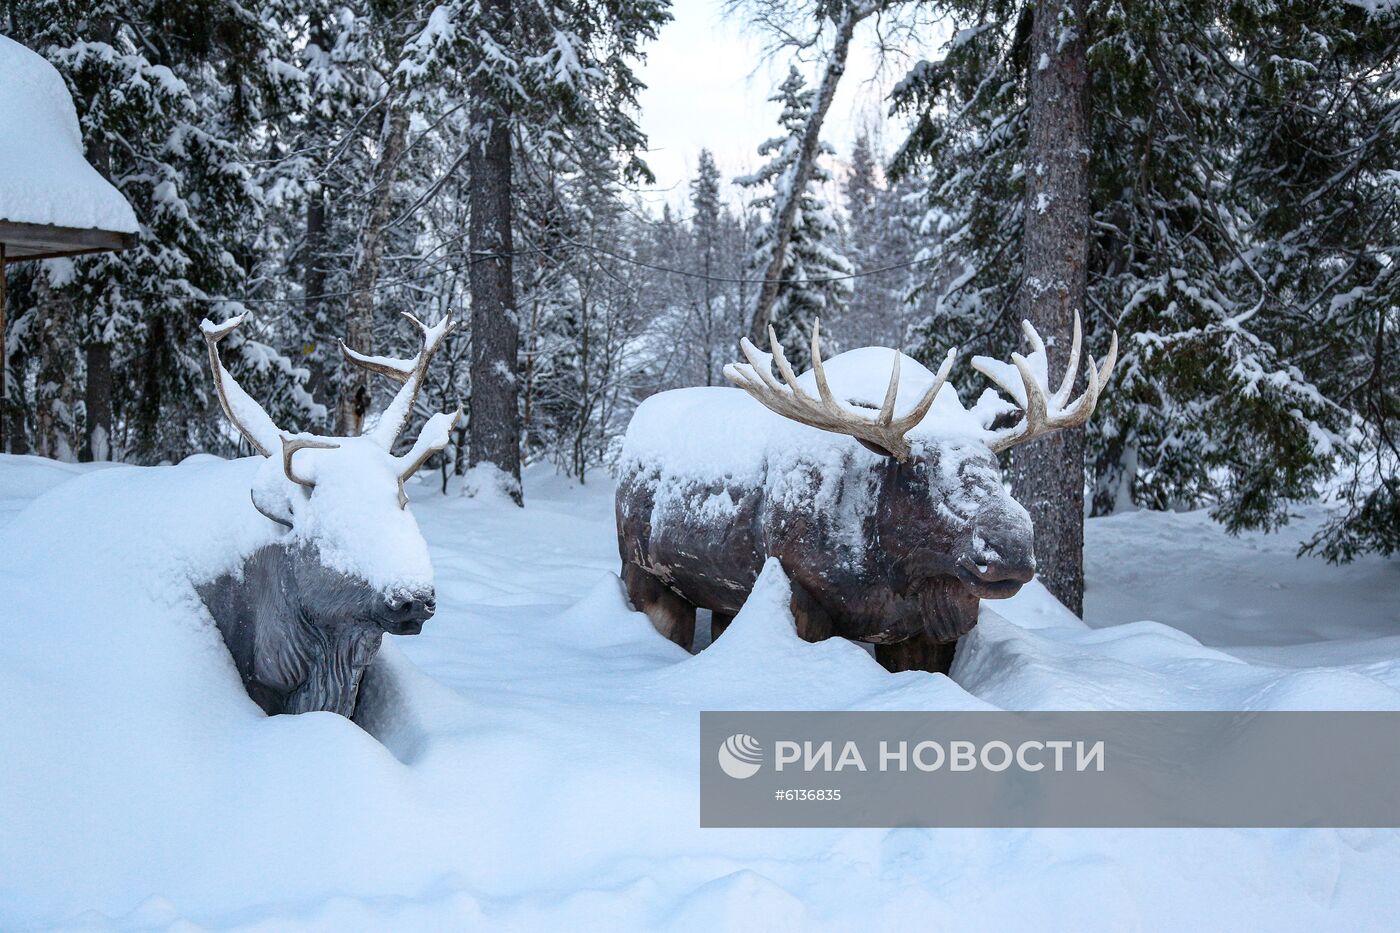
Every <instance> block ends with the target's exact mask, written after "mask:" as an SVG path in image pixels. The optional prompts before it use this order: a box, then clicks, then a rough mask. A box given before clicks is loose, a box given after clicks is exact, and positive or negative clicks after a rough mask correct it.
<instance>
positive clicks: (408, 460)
mask: <svg viewBox="0 0 1400 933" xmlns="http://www.w3.org/2000/svg"><path fill="white" fill-rule="evenodd" d="M461 418H462V406H461V405H460V404H459V405H458V406H457V410H456V411H454V412H452V413H451V414H447V413H446V412H443V413H441V414H436V415H433V416H432V417H431V418H429V419H428V423H427V424H425V425H423V430H422V432H421V433H420V434H419V435H418V440H417V441H416V442H415V443H414V445H413V449H412V450H410V451H409V452H408V453H406V454H404V455H403V456H402V457H400V458H398V460H399V463H400V464H401V465H403V469H401V470H400V471H399V508H401V509H402V508H404V507H405V506H407V505H408V493H407V492H406V491H405V490H404V488H403V484H404V483H405V482H406V481H407V480H408V479H409V477H411V476H412V475H413V474H414V473H417V472H418V469H419V468H420V467H421V466H423V464H425V463H427V462H428V458H429V457H431V456H432V455H433V454H435V453H437V452H438V451H439V450H442V449H443V448H444V447H446V446H447V445H448V444H449V443H450V442H451V440H452V434H451V432H452V429H453V428H455V427H456V426H457V422H458V421H460V420H461Z"/></svg>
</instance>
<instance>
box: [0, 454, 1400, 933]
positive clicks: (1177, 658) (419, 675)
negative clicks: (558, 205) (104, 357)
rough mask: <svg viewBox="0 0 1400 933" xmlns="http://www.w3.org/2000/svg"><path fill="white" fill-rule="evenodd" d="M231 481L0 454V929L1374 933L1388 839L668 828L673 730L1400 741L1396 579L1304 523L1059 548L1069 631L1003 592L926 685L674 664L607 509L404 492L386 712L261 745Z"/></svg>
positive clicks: (675, 798) (264, 731)
mask: <svg viewBox="0 0 1400 933" xmlns="http://www.w3.org/2000/svg"><path fill="white" fill-rule="evenodd" d="M250 473H251V464H250V463H249V462H247V461H244V462H233V463H224V462H221V461H217V460H214V459H212V458H196V460H195V462H191V463H186V464H184V465H181V466H178V467H158V468H140V469H138V468H107V469H101V470H83V469H78V468H74V467H66V466H59V465H55V464H52V463H49V462H47V461H42V460H38V459H35V458H16V457H3V458H0V554H3V555H4V558H3V562H2V563H0V594H3V603H0V627H3V631H2V632H0V635H3V637H0V709H2V710H3V711H4V714H3V716H0V761H3V766H0V827H3V830H2V831H0V927H4V928H6V929H9V928H14V927H24V926H27V925H29V926H44V927H50V926H54V925H67V926H75V925H76V926H95V927H108V926H116V927H133V926H134V927H167V926H170V925H176V924H178V923H180V922H182V921H184V922H190V923H194V924H198V925H202V926H212V927H235V928H261V929H280V928H284V927H285V926H286V925H288V924H296V925H301V926H310V927H316V928H325V929H346V928H356V927H367V926H380V927H383V926H392V927H394V928H395V929H414V928H422V929H441V928H444V927H445V926H456V927H469V928H470V927H476V928H482V929H493V930H494V929H503V928H505V929H511V928H516V929H518V928H548V929H619V928H624V929H625V928H645V927H655V926H661V927H666V928H680V929H697V930H715V929H727V928H738V929H748V928H763V929H821V928H833V929H842V928H852V927H877V928H878V927H885V928H890V927H895V926H908V927H909V928H911V929H915V928H917V929H928V928H935V929H938V928H946V929H967V928H969V927H973V928H988V927H990V928H1006V929H1021V928H1024V927H1025V926H1026V924H1027V923H1028V921H1031V920H1032V918H1033V923H1034V925H1035V926H1037V927H1041V928H1051V929H1057V928H1058V929H1083V928H1085V927H1086V926H1089V925H1092V926H1094V927H1099V928H1102V927H1111V928H1143V927H1147V928H1153V929H1160V928H1171V927H1180V928H1190V929H1201V928H1207V929H1225V928H1253V929H1262V928H1269V929H1279V928H1308V929H1314V928H1317V927H1318V926H1320V925H1325V926H1329V927H1338V928H1360V927H1368V926H1369V927H1374V926H1379V925H1382V924H1384V923H1388V922H1392V921H1393V919H1394V917H1395V916H1397V915H1400V890H1397V888H1396V886H1395V884H1394V880H1393V879H1394V877H1395V873H1396V871H1397V870H1400V835H1397V834H1396V833H1394V832H1389V831H1384V832H1383V831H1358V830H1346V831H1333V830H1306V831H1304V830H1289V831H1231V830H1212V831H1166V830H1116V831H1106V830H1074V831H1061V830H1034V831H1030V830H1026V831H1022V830H915V829H902V830H815V829H814V830H784V831H776V830H704V831H702V830H700V829H698V828H697V824H698V780H697V753H698V750H697V748H696V737H697V732H698V729H697V725H698V716H697V711H698V710H700V709H742V708H760V709H777V708H811V709H968V708H987V707H990V706H1001V707H1009V708H1040V709H1046V708H1060V709H1063V708H1103V709H1192V708H1230V709H1313V708H1360V709H1400V659H1397V651H1396V648H1397V646H1400V640H1398V639H1400V564H1397V563H1396V562H1384V561H1379V560H1364V561H1360V562H1358V563H1357V564H1355V565H1353V566H1351V567H1346V568H1333V567H1328V566H1327V565H1325V564H1322V563H1321V562H1318V561H1313V560H1304V561H1296V560H1294V558H1293V557H1292V552H1293V549H1294V548H1295V547H1296V542H1297V540H1298V538H1299V537H1300V536H1301V535H1302V534H1304V533H1306V526H1307V524H1308V523H1309V522H1312V521H1315V520H1316V516H1315V515H1311V514H1309V515H1307V516H1305V518H1304V520H1303V527H1302V528H1300V529H1299V530H1295V531H1289V532H1287V533H1286V534H1285V535H1282V536H1279V537H1264V536H1253V535H1250V536H1244V537H1242V538H1239V539H1230V538H1228V537H1227V536H1225V535H1224V534H1223V533H1221V532H1220V531H1219V529H1217V528H1215V527H1213V526H1211V525H1210V523H1209V521H1208V520H1207V519H1205V518H1204V517H1203V516H1201V515H1196V514H1192V515H1155V514H1154V515H1149V514H1131V515H1122V516H1117V517H1114V518H1110V519H1104V520H1096V521H1093V522H1091V523H1090V525H1089V531H1088V542H1089V545H1088V547H1089V579H1090V587H1091V588H1090V591H1089V594H1088V606H1089V617H1090V623H1091V624H1092V625H1093V626H1096V627H1088V626H1085V625H1083V624H1082V623H1079V622H1078V621H1077V620H1074V619H1073V618H1072V617H1069V616H1068V615H1067V614H1066V613H1064V612H1063V610H1061V609H1060V608H1059V607H1058V605H1057V604H1055V603H1054V602H1053V601H1052V600H1050V599H1049V598H1048V597H1047V596H1046V595H1045V593H1044V591H1043V590H1041V589H1040V588H1039V587H1038V586H1036V585H1032V586H1031V587H1028V588H1027V590H1025V591H1024V592H1023V593H1022V595H1020V596H1018V597H1016V598H1015V599H1012V600H1009V601H1005V602H1002V603H997V604H991V605H990V606H987V607H984V612H983V618H982V622H981V624H980V625H979V626H978V628H977V629H976V630H975V632H974V633H973V635H972V636H970V637H969V638H968V639H967V640H966V641H965V642H964V643H963V645H962V646H961V647H960V648H959V653H958V659H957V662H956V664H955V666H954V670H953V672H952V677H951V678H949V677H943V676H936V675H928V674H920V673H906V674H900V675H891V674H888V673H886V672H885V671H884V670H883V669H881V668H880V667H878V666H877V665H876V664H875V663H874V661H873V660H872V659H871V658H870V656H869V654H868V653H867V652H866V651H865V650H864V649H862V648H861V647H859V646H856V645H853V644H849V643H846V642H843V641H839V640H833V641H830V642H826V643H823V644H818V645H808V644H806V643H803V642H801V641H799V640H797V638H796V637H795V635H794V634H793V632H792V630H791V621H790V619H789V618H788V617H787V614H786V612H785V610H784V608H783V607H782V606H781V604H780V603H779V602H778V601H775V600H771V599H768V600H765V599H763V598H756V599H755V600H753V601H751V603H750V605H749V606H748V607H746V610H745V613H744V615H743V616H742V617H741V618H740V619H739V620H736V622H735V623H734V624H733V626H731V628H730V630H729V631H728V632H727V633H726V634H725V636H724V637H723V638H722V639H720V640H719V641H718V642H717V643H716V644H715V645H714V646H713V647H712V648H709V649H707V650H706V651H704V652H701V653H700V654H698V655H696V656H694V657H691V656H689V655H687V654H686V653H685V652H683V651H682V650H681V649H679V648H677V647H676V646H675V645H673V644H671V643H670V642H668V641H665V640H664V639H662V638H661V637H660V636H658V635H656V634H655V632H654V631H653V630H652V629H651V627H650V625H649V624H648V623H647V621H646V620H645V618H644V617H642V616H640V615H638V614H636V613H632V612H630V611H628V609H627V606H626V603H625V600H624V599H623V596H622V593H621V589H620V586H619V584H618V582H617V580H616V579H615V578H614V577H612V576H611V574H612V573H613V572H614V571H615V570H616V562H617V556H616V550H615V539H614V532H613V520H612V500H611V489H610V488H608V485H607V484H606V483H600V484H598V485H596V486H594V485H590V486H589V487H587V488H584V489H580V488H577V487H574V486H571V485H570V484H568V483H566V482H564V481H563V480H560V479H558V478H555V477H552V476H547V475H543V474H535V475H533V476H531V477H528V478H527V483H526V497H527V501H528V502H529V503H530V504H529V507H528V508H526V509H525V510H523V511H522V510H517V509H515V508H513V507H512V506H510V505H508V504H507V503H505V502H503V501H499V500H494V499H475V500H473V499H464V498H461V497H456V496H453V497H447V498H443V497H441V496H438V495H436V494H435V489H434V488H433V486H432V485H431V484H429V483H427V482H423V483H419V484H417V485H414V486H413V487H411V495H412V498H413V500H414V505H413V508H414V510H415V512H416V514H417V517H418V520H419V523H420V524H421V526H422V528H423V531H424V534H425V536H426V537H427V540H428V543H429V547H430V551H431V556H432V560H433V564H434V569H435V574H436V584H437V593H438V604H439V609H438V614H437V616H436V617H435V618H434V619H433V620H431V621H430V622H429V623H428V625H427V627H426V628H425V630H424V634H422V635H420V636H416V637H412V638H401V639H395V638H392V637H386V639H385V647H384V650H383V653H382V657H383V658H384V660H385V662H386V667H385V675H386V676H381V677H379V678H377V679H376V680H375V682H374V683H373V685H372V687H371V685H367V689H370V688H372V689H376V690H383V691H389V692H392V693H393V694H394V695H395V697H396V700H397V707H398V708H399V709H400V710H401V714H400V715H398V716H396V717H395V718H394V719H393V720H392V721H388V722H379V723H376V724H375V725H374V729H375V731H376V733H377V734H379V736H380V737H381V738H382V739H383V744H381V743H380V742H379V741H376V740H375V739H374V738H372V737H370V736H369V735H366V734H365V733H364V732H362V731H361V730H360V729H359V728H357V727H356V726H354V725H353V724H351V723H349V722H347V721H345V720H343V719H341V718H339V717H337V716H334V715H331V714H320V713H315V714H308V715H304V716H297V717H274V718H270V719H269V718H266V717H264V716H262V715H261V713H260V712H259V711H258V710H257V708H256V707H255V706H254V705H253V703H252V701H250V700H249V699H248V698H247V696H246V695H245V694H244V693H243V690H242V686H241V685H240V684H239V682H238V678H237V676H236V674H235V673H234V670H233V666H232V664H231V662H230V661H229V659H228V657H227V654H226V652H224V649H223V646H222V645H221V643H220V642H219V639H218V635H217V633H216V632H215V631H214V629H213V626H212V624H211V623H210V622H209V621H208V619H207V617H206V616H205V615H204V614H203V612H202V609H201V607H200V606H199V605H198V603H197V601H195V600H194V599H193V596H192V592H191V591H190V589H189V586H188V582H187V581H188V577H189V575H190V574H191V573H193V572H200V571H202V570H203V569H204V568H202V567H198V566H192V565H191V557H190V554H191V551H196V552H199V553H200V554H203V555H204V556H203V557H201V558H199V560H211V559H214V558H215V557H218V556H220V555H222V556H223V557H225V558H226V557H227V556H228V555H229V554H231V553H234V552H237V551H239V550H241V549H243V548H246V547H249V546H251V545H252V543H253V542H254V541H255V540H256V539H257V538H258V536H259V535H261V534H264V533H266V530H265V529H264V528H263V527H262V526H260V525H259V524H258V523H259V522H265V520H263V519H261V518H260V517H259V516H257V514H256V513H254V512H253V511H252V508H251V506H249V505H247V482H248V477H249V475H250ZM46 491H47V492H46ZM41 493H45V494H44V495H42V496H41V497H40V498H38V499H37V500H36V501H33V502H32V504H29V505H28V506H27V508H26V507H25V503H27V502H29V501H30V500H31V499H34V497H36V496H40V494H41ZM211 539H213V540H217V542H218V544H217V546H216V547H210V546H209V544H208V541H209V540H211ZM1142 619H1156V620H1159V621H1135V620H1142ZM1162 623H1169V624H1170V626H1171V627H1168V624H1162ZM1188 632H1189V633H1190V634H1187V633H1188ZM1392 632H1394V633H1395V634H1391V633H1392ZM1202 642H1204V643H1205V644H1204V645H1203V644H1202ZM1206 645H1210V646H1211V647H1206Z"/></svg>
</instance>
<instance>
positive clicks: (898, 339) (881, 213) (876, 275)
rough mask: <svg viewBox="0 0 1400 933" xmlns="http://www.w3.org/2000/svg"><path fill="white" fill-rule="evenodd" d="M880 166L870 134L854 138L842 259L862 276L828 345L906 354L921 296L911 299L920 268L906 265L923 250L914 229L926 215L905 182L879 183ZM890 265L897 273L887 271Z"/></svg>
mask: <svg viewBox="0 0 1400 933" xmlns="http://www.w3.org/2000/svg"><path fill="white" fill-rule="evenodd" d="M882 161H883V156H882V155H880V154H878V153H877V152H876V150H875V147H874V144H873V143H872V142H871V139H870V136H869V134H867V133H861V134H860V135H859V136H857V137H856V142H855V146H854V147H853V148H852V150H851V166H850V172H849V174H847V176H846V179H845V183H844V184H843V185H842V188H843V194H844V196H845V207H846V224H845V227H846V244H847V245H846V247H845V254H846V256H847V258H848V259H849V260H850V262H851V264H852V265H853V266H855V268H856V269H857V270H859V271H860V272H861V273H862V274H861V276H860V277H859V278H856V279H852V280H851V295H850V298H849V299H848V300H847V302H846V308H845V310H844V311H843V312H842V314H841V316H840V317H839V318H837V319H836V320H834V321H832V322H831V336H832V339H833V340H834V341H835V342H836V343H838V344H839V345H841V346H845V347H863V346H889V347H900V348H904V347H906V346H907V345H908V344H910V342H911V340H912V339H913V337H914V328H913V327H912V324H913V323H914V322H915V321H916V320H917V319H918V315H919V313H920V304H921V298H922V296H916V297H914V298H913V300H911V299H910V291H911V287H912V284H913V281H912V278H911V276H912V275H914V274H916V273H917V272H918V271H919V270H918V269H917V268H915V266H917V265H918V264H917V263H916V264H915V265H913V266H911V265H907V264H904V263H905V261H906V260H908V259H911V258H913V257H914V256H915V254H916V253H917V252H918V251H919V249H920V248H921V239H922V238H921V237H920V236H919V233H918V226H919V221H920V219H921V218H922V216H923V213H924V212H923V209H922V208H921V207H920V206H919V201H920V199H917V198H910V197H909V196H910V195H911V194H912V193H914V192H913V191H911V186H910V185H909V184H908V183H907V182H903V183H900V184H894V185H891V184H888V183H887V181H886V180H885V179H883V178H882V177H881V173H880V169H879V166H880V163H881V162H882ZM890 265H894V266H896V268H888V269H887V268H885V267H887V266H890ZM882 269H883V270H884V271H879V270H882Z"/></svg>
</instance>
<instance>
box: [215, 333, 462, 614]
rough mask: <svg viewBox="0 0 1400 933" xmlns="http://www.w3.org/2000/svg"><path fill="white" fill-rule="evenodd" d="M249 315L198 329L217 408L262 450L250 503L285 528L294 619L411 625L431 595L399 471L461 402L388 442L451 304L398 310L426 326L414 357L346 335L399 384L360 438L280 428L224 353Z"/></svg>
mask: <svg viewBox="0 0 1400 933" xmlns="http://www.w3.org/2000/svg"><path fill="white" fill-rule="evenodd" d="M245 317H246V316H239V317H236V318H233V319H231V320H229V321H226V322H224V323H223V324H218V325H216V324H213V323H212V322H210V321H204V322H203V324H202V325H201V330H202V331H203V333H204V339H205V342H206V343H207V344H208V348H209V364H210V366H211V368H212V369H213V372H214V379H215V385H216V387H217V389H218V395H219V403H220V405H221V406H222V407H223V410H224V414H225V415H227V416H228V419H229V421H230V422H232V423H233V426H234V427H235V428H237V429H238V431H239V432H240V433H241V434H242V435H243V437H244V438H246V439H247V441H248V443H249V444H250V445H252V447H253V449H254V450H256V451H257V452H258V453H259V454H261V455H262V456H263V457H264V458H265V459H264V461H263V463H262V466H261V468H260V469H259V471H258V473H257V475H256V477H255V480H254V483H253V486H252V489H251V490H250V494H251V498H252V504H253V507H254V508H255V509H257V510H258V512H260V513H261V514H262V515H263V516H264V517H266V518H267V519H268V520H269V521H271V522H275V523H276V524H278V525H280V526H282V527H283V528H284V529H285V530H284V531H283V533H282V536H281V538H280V540H279V541H278V543H277V545H276V546H277V547H279V548H281V549H282V550H284V551H285V552H286V554H287V558H288V560H287V561H286V568H287V570H286V573H287V574H289V575H290V577H291V579H290V581H289V582H288V586H287V589H288V590H289V592H288V598H289V600H290V601H291V602H292V603H293V604H294V605H293V609H294V610H295V612H296V613H298V614H299V616H300V622H301V623H303V624H305V625H310V626H313V627H316V628H319V629H324V630H326V631H331V630H344V629H346V628H347V627H349V628H357V629H361V630H364V631H365V632H369V633H373V634H382V633H383V632H388V633H390V634H395V635H411V634H417V633H418V632H419V631H420V630H421V629H422V627H423V623H424V622H425V621H427V619H428V618H430V617H431V616H432V614H433V611H434V609H435V606H436V603H435V595H434V591H433V574H432V565H431V563H430V562H429V559H428V547H427V544H426V542H425V541H424V540H423V536H422V534H421V533H420V531H419V529H418V523H417V522H416V521H415V520H414V518H413V513H412V512H410V511H409V510H408V508H407V506H408V496H407V494H406V493H405V491H404V482H405V480H407V479H408V478H410V477H411V476H412V475H413V474H414V473H415V472H416V471H417V470H418V468H419V467H421V466H422V465H423V463H424V462H425V461H426V460H427V459H428V458H429V457H430V456H432V455H433V454H434V453H435V452H437V451H439V450H442V449H443V448H444V447H445V446H447V444H448V442H449V432H450V431H451V430H452V427H453V425H454V424H455V423H456V421H457V419H458V417H459V416H460V415H461V410H460V409H458V411H456V412H453V413H440V414H435V415H433V416H432V417H431V418H429V419H428V422H427V424H426V425H424V427H423V430H422V431H421V432H420V434H419V436H418V439H417V440H416V442H415V443H414V444H413V446H412V447H411V448H410V449H409V450H408V451H407V452H406V453H403V454H400V455H397V456H396V455H395V454H394V453H393V446H394V443H395V441H396V440H397V439H398V437H399V435H400V434H401V433H402V432H403V430H404V429H405V428H406V427H407V426H408V422H409V420H410V419H411V417H412V415H413V410H414V404H415V402H416V400H417V398H418V394H419V391H420V390H421V388H422V385H423V380H424V377H425V376H426V373H427V368H428V365H429V363H430V362H431V361H432V358H433V355H434V354H435V353H436V352H437V350H438V348H439V346H441V344H442V341H443V338H444V337H446V335H447V334H448V333H449V332H450V331H451V329H452V326H453V324H452V320H451V317H450V315H449V316H448V317H445V318H443V320H442V321H440V322H438V323H437V324H435V325H433V326H432V327H427V326H425V325H423V324H422V323H421V322H419V321H418V320H417V319H415V318H413V317H412V316H410V315H405V317H407V318H408V319H409V320H410V321H411V322H412V323H413V324H414V325H415V326H416V327H417V328H418V329H419V330H420V331H421V332H422V337H423V345H422V349H421V350H420V351H419V353H418V354H417V356H415V357H413V358H412V359H407V360H398V359H389V358H386V357H370V356H365V355H363V354H360V353H356V352H355V351H353V350H351V349H350V348H348V347H346V346H345V345H344V344H343V343H342V344H341V347H342V350H343V352H344V354H345V356H346V359H347V361H348V362H350V363H352V364H356V365H359V366H363V367H365V368H367V369H369V370H371V371H373V372H377V373H381V374H383V375H385V376H388V377H389V378H391V379H394V380H395V381H397V382H399V383H401V387H400V389H399V391H398V393H397V394H396V395H395V396H394V399H393V401H391V402H390V403H389V405H388V407H387V408H385V410H384V412H383V414H382V415H381V416H380V418H379V421H378V422H377V424H375V425H374V427H373V428H371V429H370V430H369V431H367V432H366V433H365V434H363V435H360V436H358V437H327V436H322V435H313V434H295V435H293V434H289V433H287V432H286V431H283V430H281V429H280V428H278V427H277V425H276V424H275V423H274V422H273V420H272V418H271V416H269V415H268V414H267V411H266V410H265V409H264V408H263V407H262V406H261V405H259V404H258V403H257V402H256V401H254V400H253V399H252V398H251V397H250V396H249V395H248V394H247V393H246V392H245V391H244V390H243V388H242V387H241V386H240V385H239V384H238V383H237V381H236V380H234V379H233V377H232V376H231V375H230V374H229V372H228V370H227V369H225V368H224V366H223V364H222V362H221V361H220V359H219V342H220V341H221V340H223V339H224V338H225V337H227V336H228V335H229V334H230V333H232V332H233V331H234V329H236V328H237V327H238V326H239V325H240V324H242V323H243V321H244V319H245Z"/></svg>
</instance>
